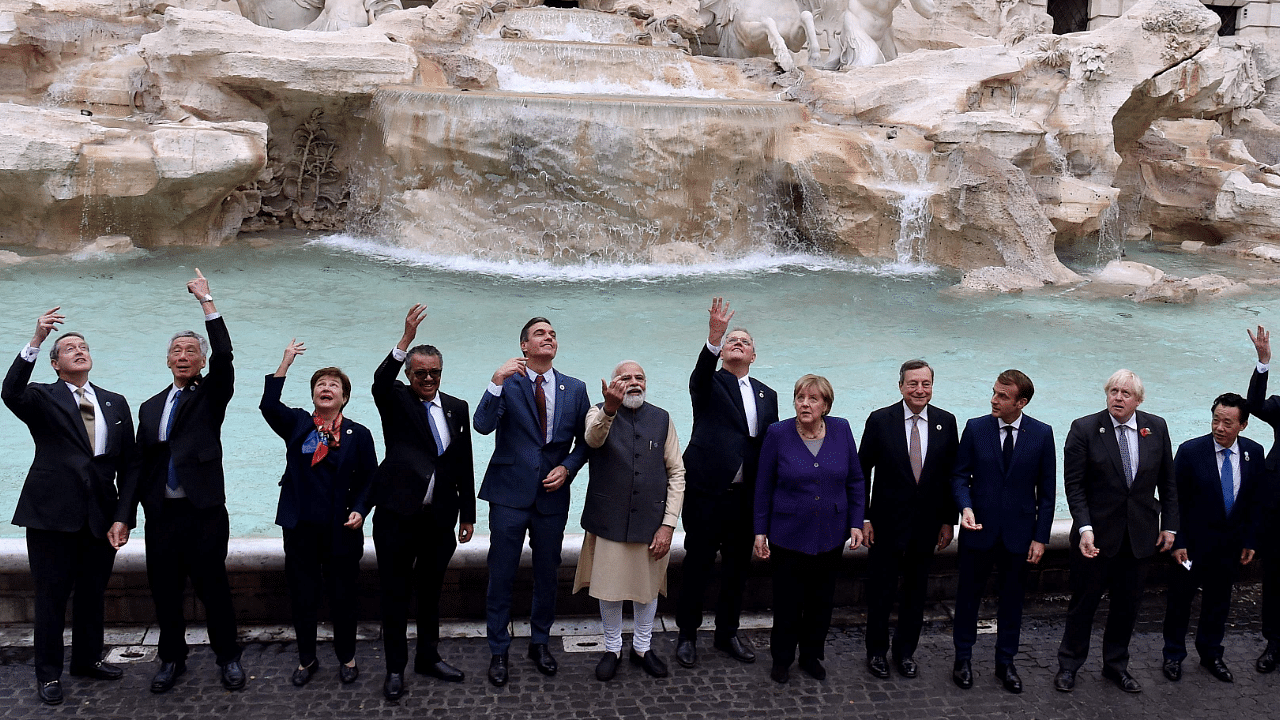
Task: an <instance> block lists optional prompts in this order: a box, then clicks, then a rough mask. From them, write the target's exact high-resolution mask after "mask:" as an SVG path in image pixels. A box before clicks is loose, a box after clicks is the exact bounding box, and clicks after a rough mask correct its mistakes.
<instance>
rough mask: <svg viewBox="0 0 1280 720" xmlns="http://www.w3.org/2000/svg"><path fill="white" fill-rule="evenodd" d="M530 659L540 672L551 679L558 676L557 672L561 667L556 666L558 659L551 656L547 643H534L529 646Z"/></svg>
mask: <svg viewBox="0 0 1280 720" xmlns="http://www.w3.org/2000/svg"><path fill="white" fill-rule="evenodd" d="M529 659H530V660H532V661H533V665H534V667H536V668H538V672H540V673H542V674H543V675H546V676H547V677H551V676H553V675H555V674H556V670H559V669H560V666H559V665H557V664H556V659H555V657H553V656H552V655H551V651H550V650H548V649H547V644H546V643H534V644H532V645H530V646H529Z"/></svg>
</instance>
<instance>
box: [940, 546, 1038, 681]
mask: <svg viewBox="0 0 1280 720" xmlns="http://www.w3.org/2000/svg"><path fill="white" fill-rule="evenodd" d="M959 566H960V580H959V587H958V588H957V591H956V615H955V629H954V641H955V647H956V660H971V659H972V658H973V646H974V643H976V642H977V641H978V605H979V603H981V602H982V593H983V591H984V590H985V589H986V586H987V578H988V577H989V576H990V575H991V570H992V569H993V568H994V569H995V571H996V589H997V592H998V594H999V603H1000V604H999V606H998V607H997V609H996V662H998V663H1011V662H1013V658H1014V656H1015V655H1017V654H1018V643H1019V641H1020V639H1021V636H1022V601H1023V598H1024V596H1025V594H1026V580H1027V554H1026V553H1025V552H1021V553H1015V552H1010V551H1009V550H1008V548H1006V547H1005V546H1004V544H1003V543H1000V542H997V543H996V544H995V545H994V546H993V547H990V548H988V549H985V550H976V549H974V548H967V547H965V546H963V545H961V546H960V552H959Z"/></svg>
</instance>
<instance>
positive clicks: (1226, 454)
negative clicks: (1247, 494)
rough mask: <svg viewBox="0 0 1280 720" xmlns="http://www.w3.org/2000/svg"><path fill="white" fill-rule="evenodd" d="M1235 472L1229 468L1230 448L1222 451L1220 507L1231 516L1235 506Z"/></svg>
mask: <svg viewBox="0 0 1280 720" xmlns="http://www.w3.org/2000/svg"><path fill="white" fill-rule="evenodd" d="M1235 486H1236V483H1235V470H1234V469H1233V468H1232V467H1231V448H1227V449H1226V450H1223V451H1222V505H1223V507H1225V508H1226V509H1227V515H1230V514H1231V506H1233V505H1235V504H1236V487H1235Z"/></svg>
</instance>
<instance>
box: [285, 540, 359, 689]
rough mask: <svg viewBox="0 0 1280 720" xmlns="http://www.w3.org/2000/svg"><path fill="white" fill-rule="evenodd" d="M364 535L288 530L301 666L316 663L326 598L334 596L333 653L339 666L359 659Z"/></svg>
mask: <svg viewBox="0 0 1280 720" xmlns="http://www.w3.org/2000/svg"><path fill="white" fill-rule="evenodd" d="M363 555H364V533H362V532H360V531H359V530H352V529H351V528H345V527H342V526H334V525H329V524H321V523H309V522H300V523H298V524H297V526H296V527H293V528H284V574H285V579H287V580H288V582H289V600H290V603H291V605H292V606H293V629H294V632H295V634H296V635H297V637H298V664H300V665H302V666H309V665H311V663H313V662H315V660H316V624H317V623H318V622H319V610H320V599H321V598H322V597H327V598H329V614H330V616H331V617H332V619H333V651H334V654H335V655H337V656H338V662H340V663H344V664H345V663H348V662H351V660H352V659H353V658H354V657H355V656H356V588H357V582H358V581H359V579H360V558H361V556H363Z"/></svg>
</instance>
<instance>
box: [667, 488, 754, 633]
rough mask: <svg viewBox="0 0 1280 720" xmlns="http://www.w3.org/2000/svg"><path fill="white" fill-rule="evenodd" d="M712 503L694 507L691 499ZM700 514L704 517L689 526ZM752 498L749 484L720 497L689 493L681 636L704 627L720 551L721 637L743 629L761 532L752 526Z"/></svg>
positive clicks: (679, 606)
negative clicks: (705, 604)
mask: <svg viewBox="0 0 1280 720" xmlns="http://www.w3.org/2000/svg"><path fill="white" fill-rule="evenodd" d="M690 500H692V501H693V502H694V503H709V504H710V507H698V508H694V509H693V512H690V508H689V502H690ZM691 515H694V516H696V517H698V518H699V520H698V521H697V522H696V523H695V524H694V525H692V526H691V525H690V524H689V518H690V516H691ZM751 518H752V497H751V493H750V492H749V491H748V490H747V488H746V487H745V486H744V485H743V484H738V485H731V486H730V489H729V490H728V491H727V492H725V494H724V495H721V496H720V497H719V498H704V497H690V496H689V495H685V526H684V552H685V555H684V571H683V575H682V579H681V587H680V598H679V600H678V601H677V603H676V625H677V626H679V628H680V637H684V638H690V639H694V638H696V637H697V635H698V628H699V627H701V626H702V603H703V601H704V599H705V598H706V594H707V581H708V580H710V579H711V573H712V571H713V570H714V569H715V564H716V553H719V554H720V597H719V598H718V599H717V601H716V639H717V640H727V639H728V638H730V637H732V636H733V635H735V634H737V632H738V623H739V620H740V618H741V616H742V594H743V592H745V591H746V588H747V573H748V571H749V569H750V568H751V551H752V548H753V546H754V545H755V533H754V532H753V529H752V527H751Z"/></svg>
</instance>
